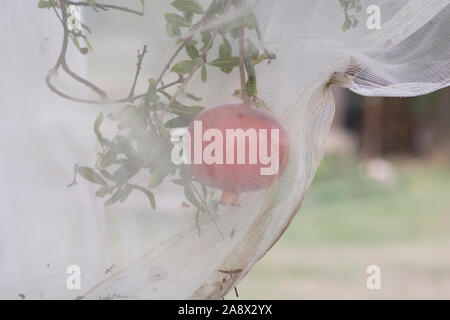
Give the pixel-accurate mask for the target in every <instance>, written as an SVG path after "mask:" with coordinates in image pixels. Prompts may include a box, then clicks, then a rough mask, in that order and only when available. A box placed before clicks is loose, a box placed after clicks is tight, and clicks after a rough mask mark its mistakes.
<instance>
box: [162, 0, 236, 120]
mask: <svg viewBox="0 0 450 320" xmlns="http://www.w3.org/2000/svg"><path fill="white" fill-rule="evenodd" d="M232 2H233V1H232V0H228V3H227V6H226V8H225V10H224V13H223V14H224V15H226V14H227V13H228V10H229V9H230V7H231V3H232ZM213 30H214V31H213V34H212V35H211V39H210V40H209V42H208V44H207V45H206V46H205V48H204V49H203V51H202V53H201V55H200V56H199V57H198V58H197V59H198V60H197V63H196V64H195V66H194V68H193V69H192V71H191V72H190V73H189V75H188V76H187V78H185V79H184V81H183V82H182V83H181V85H180V86H179V87H178V90H177V91H176V92H175V93H174V95H173V96H172V98H170V100H169V102H168V103H167V105H165V106H164V108H163V109H162V110H161V113H160V114H159V117H158V123H159V124H162V122H163V119H164V115H165V114H166V112H167V110H169V109H170V107H171V106H172V105H173V104H174V102H175V100H176V98H177V97H178V96H179V95H180V94H181V93H182V92H183V91H184V88H185V87H186V84H187V83H188V82H189V80H191V79H192V77H193V75H194V74H195V72H196V71H197V70H198V69H199V68H200V66H202V65H203V64H204V63H205V58H206V54H207V53H208V50H209V49H210V48H211V46H212V45H213V43H214V40H215V38H216V36H217V33H218V31H219V27H218V26H216V27H214V29H213Z"/></svg>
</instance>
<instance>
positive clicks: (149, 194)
mask: <svg viewBox="0 0 450 320" xmlns="http://www.w3.org/2000/svg"><path fill="white" fill-rule="evenodd" d="M130 186H131V187H132V188H133V189H136V190H139V191H141V192H143V193H144V194H145V195H146V196H147V198H148V201H149V202H150V206H151V207H152V209H153V210H156V201H155V196H154V194H153V192H151V191H150V190H148V189H146V188H144V187H141V186H138V185H134V184H130Z"/></svg>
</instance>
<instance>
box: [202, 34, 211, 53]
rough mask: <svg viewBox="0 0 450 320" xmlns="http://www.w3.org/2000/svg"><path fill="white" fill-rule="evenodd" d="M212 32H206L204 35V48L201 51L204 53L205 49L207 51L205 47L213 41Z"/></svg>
mask: <svg viewBox="0 0 450 320" xmlns="http://www.w3.org/2000/svg"><path fill="white" fill-rule="evenodd" d="M211 37H212V35H211V32H210V31H205V32H203V33H202V42H203V47H202V49H201V50H200V51H203V49H205V47H206V46H207V45H208V43H209V41H211Z"/></svg>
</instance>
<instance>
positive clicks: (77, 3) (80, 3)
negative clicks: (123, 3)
mask: <svg viewBox="0 0 450 320" xmlns="http://www.w3.org/2000/svg"><path fill="white" fill-rule="evenodd" d="M65 3H66V4H68V5H71V6H79V7H91V8H92V9H93V10H95V9H97V8H98V9H101V10H104V11H107V10H108V9H113V10H120V11H125V12H129V13H133V14H137V15H140V16H143V15H144V13H143V12H140V11H137V10H133V9H130V8H127V7H120V6H115V5H112V4H102V3H97V2H95V3H94V4H90V3H88V2H85V1H65Z"/></svg>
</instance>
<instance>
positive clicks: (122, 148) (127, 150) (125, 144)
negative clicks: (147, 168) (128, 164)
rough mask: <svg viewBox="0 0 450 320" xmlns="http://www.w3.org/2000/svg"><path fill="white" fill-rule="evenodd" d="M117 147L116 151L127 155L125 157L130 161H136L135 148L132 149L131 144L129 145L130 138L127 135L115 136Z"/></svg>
mask: <svg viewBox="0 0 450 320" xmlns="http://www.w3.org/2000/svg"><path fill="white" fill-rule="evenodd" d="M116 140H117V148H118V150H117V149H116V151H119V152H121V153H123V154H125V155H126V156H127V158H128V159H129V160H131V161H137V160H138V155H137V153H136V150H134V148H133V146H132V145H131V142H130V140H129V139H128V138H127V137H124V136H117V137H116Z"/></svg>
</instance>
